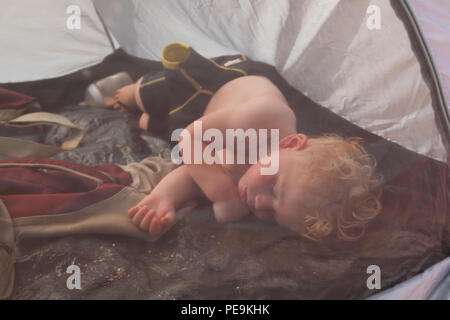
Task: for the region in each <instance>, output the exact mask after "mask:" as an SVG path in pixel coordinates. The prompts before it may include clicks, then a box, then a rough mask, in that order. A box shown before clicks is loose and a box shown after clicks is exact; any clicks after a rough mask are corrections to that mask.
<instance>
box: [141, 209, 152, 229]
mask: <svg viewBox="0 0 450 320" xmlns="http://www.w3.org/2000/svg"><path fill="white" fill-rule="evenodd" d="M153 217H154V211H153V210H151V209H150V210H148V211H147V214H146V215H145V216H144V218H143V219H142V221H141V223H140V225H139V228H141V229H142V230H148V228H149V226H150V222H151V221H152V219H153Z"/></svg>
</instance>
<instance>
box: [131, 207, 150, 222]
mask: <svg viewBox="0 0 450 320" xmlns="http://www.w3.org/2000/svg"><path fill="white" fill-rule="evenodd" d="M147 211H148V207H147V206H141V207H140V209H139V211H138V212H137V213H136V214H135V215H134V217H133V219H131V222H133V223H134V224H135V225H138V224H140V223H141V221H142V219H143V218H144V216H145V214H146V213H147Z"/></svg>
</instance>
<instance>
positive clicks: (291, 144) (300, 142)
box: [280, 133, 308, 150]
mask: <svg viewBox="0 0 450 320" xmlns="http://www.w3.org/2000/svg"><path fill="white" fill-rule="evenodd" d="M307 141H308V137H306V135H304V134H302V133H297V134H291V135H290V136H287V137H284V138H283V139H281V140H280V149H281V148H284V149H293V150H301V149H303V148H304V147H306V143H307Z"/></svg>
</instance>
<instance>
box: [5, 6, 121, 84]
mask: <svg viewBox="0 0 450 320" xmlns="http://www.w3.org/2000/svg"><path fill="white" fill-rule="evenodd" d="M71 5H76V6H78V8H79V9H80V29H69V27H68V26H67V24H68V21H69V22H70V21H71V20H69V19H70V17H71V13H72V14H73V12H75V11H69V13H68V12H67V10H68V8H69V7H70V6H71ZM69 25H70V23H69ZM113 41H115V40H113ZM0 43H1V46H2V50H1V55H0V56H1V60H0V70H2V72H0V83H8V82H23V81H32V80H40V79H46V78H56V77H58V76H63V75H66V74H69V73H72V72H74V71H77V70H80V69H83V68H86V67H89V66H92V65H95V64H98V63H100V62H101V61H102V60H103V59H104V58H105V56H106V55H108V54H110V53H111V52H112V51H113V48H112V46H111V43H110V41H109V39H108V37H107V35H106V33H105V29H104V27H103V25H102V22H101V21H100V19H99V16H98V15H97V13H96V11H95V7H94V5H93V4H92V1H90V0H77V1H71V0H61V1H54V0H42V1H39V2H36V1H27V0H17V1H9V2H5V3H2V10H0ZM115 45H116V46H118V43H117V42H115Z"/></svg>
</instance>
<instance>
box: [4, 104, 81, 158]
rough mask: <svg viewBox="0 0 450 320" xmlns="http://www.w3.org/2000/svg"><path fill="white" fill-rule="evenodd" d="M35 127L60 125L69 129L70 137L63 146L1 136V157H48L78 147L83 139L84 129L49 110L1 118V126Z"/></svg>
mask: <svg viewBox="0 0 450 320" xmlns="http://www.w3.org/2000/svg"><path fill="white" fill-rule="evenodd" d="M1 125H4V126H11V127H33V126H39V125H59V126H63V127H66V128H68V129H69V133H68V138H67V140H66V141H64V142H63V143H62V144H61V146H59V147H58V146H51V145H47V144H42V143H38V142H34V141H29V140H24V139H18V138H11V137H0V159H2V158H3V159H8V158H20V157H39V158H47V157H50V156H52V155H55V154H57V153H58V152H61V151H66V150H72V149H74V148H76V147H77V146H78V145H79V143H80V141H81V139H83V135H84V131H83V129H81V128H79V127H77V126H76V125H74V124H73V123H72V122H71V121H70V120H69V119H67V118H66V117H63V116H61V115H58V114H54V113H49V112H33V113H27V114H24V115H22V116H20V117H17V118H14V119H10V120H6V121H5V120H3V121H2V120H0V126H1Z"/></svg>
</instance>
